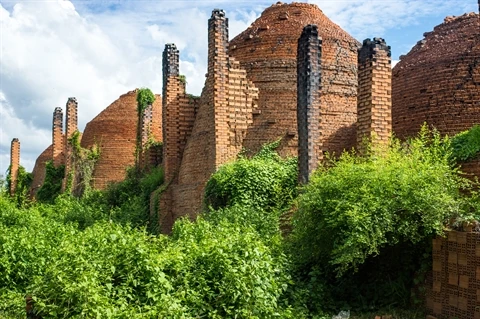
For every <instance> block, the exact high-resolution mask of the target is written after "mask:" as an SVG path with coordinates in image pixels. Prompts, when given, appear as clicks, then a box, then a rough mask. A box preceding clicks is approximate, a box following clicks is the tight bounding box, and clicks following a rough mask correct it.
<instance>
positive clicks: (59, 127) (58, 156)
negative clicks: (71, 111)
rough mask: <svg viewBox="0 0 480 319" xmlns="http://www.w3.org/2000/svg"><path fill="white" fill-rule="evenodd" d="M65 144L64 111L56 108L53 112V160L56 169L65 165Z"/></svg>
mask: <svg viewBox="0 0 480 319" xmlns="http://www.w3.org/2000/svg"><path fill="white" fill-rule="evenodd" d="M63 143H64V141H63V111H62V108H61V107H56V108H55V111H54V112H53V125H52V146H53V147H52V150H53V152H52V160H53V165H55V167H58V166H59V165H62V164H63V163H64V153H63V151H64V144H63Z"/></svg>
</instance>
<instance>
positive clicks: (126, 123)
mask: <svg viewBox="0 0 480 319" xmlns="http://www.w3.org/2000/svg"><path fill="white" fill-rule="evenodd" d="M136 99H137V93H136V90H135V91H131V92H128V93H126V94H124V95H122V96H120V97H119V98H118V99H117V100H116V101H115V102H113V103H112V104H111V105H110V106H108V107H107V108H106V109H105V110H103V111H102V112H101V113H100V114H99V115H97V116H96V117H95V118H94V119H93V120H92V121H90V122H89V123H88V124H87V126H86V127H85V131H84V133H83V136H82V141H81V146H82V147H84V148H91V147H92V146H93V145H95V144H98V146H99V147H100V158H99V160H98V161H97V163H96V165H95V170H94V172H93V178H92V179H93V185H92V186H93V187H94V188H96V189H104V188H105V187H106V186H107V184H108V183H111V182H118V181H121V180H123V179H124V178H125V171H126V169H127V168H128V167H129V166H133V165H134V164H135V145H136V138H137V121H138V114H137V101H136ZM160 121H161V97H160V96H159V95H156V100H155V102H154V103H153V116H152V134H153V136H154V137H155V139H157V140H161V136H162V134H161V124H160Z"/></svg>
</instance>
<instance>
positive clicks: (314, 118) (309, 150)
mask: <svg viewBox="0 0 480 319" xmlns="http://www.w3.org/2000/svg"><path fill="white" fill-rule="evenodd" d="M297 52H298V55H297V122H298V167H299V174H298V178H299V182H300V183H303V184H306V183H308V180H309V177H310V175H311V174H312V172H313V171H314V170H315V169H316V168H317V166H318V163H319V162H320V161H321V160H322V158H323V153H322V141H321V132H322V129H321V127H320V125H321V122H320V107H321V105H320V88H321V83H320V82H321V57H322V40H321V39H320V38H319V36H318V27H317V26H316V25H310V24H309V25H307V26H306V27H305V28H304V29H303V32H302V35H301V36H300V39H299V40H298V51H297Z"/></svg>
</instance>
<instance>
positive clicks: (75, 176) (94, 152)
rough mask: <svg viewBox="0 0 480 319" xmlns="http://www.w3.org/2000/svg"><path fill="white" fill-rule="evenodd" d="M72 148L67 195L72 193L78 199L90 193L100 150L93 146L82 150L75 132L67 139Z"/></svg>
mask: <svg viewBox="0 0 480 319" xmlns="http://www.w3.org/2000/svg"><path fill="white" fill-rule="evenodd" d="M68 143H69V145H70V146H71V147H72V154H71V156H72V158H71V159H70V160H71V161H72V170H71V171H70V172H69V174H70V176H69V182H68V187H69V188H71V189H69V190H68V191H67V193H69V192H72V194H73V195H74V196H77V197H80V196H82V195H83V194H86V193H89V192H91V190H92V189H91V180H92V175H93V170H94V169H95V164H96V163H97V161H98V159H99V158H100V148H99V147H98V146H97V145H96V144H95V145H93V147H92V148H91V149H86V148H83V147H82V146H81V145H80V132H79V131H78V130H77V131H75V132H74V133H73V134H72V136H71V137H70V138H69V139H68Z"/></svg>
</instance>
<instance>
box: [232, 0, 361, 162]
mask: <svg viewBox="0 0 480 319" xmlns="http://www.w3.org/2000/svg"><path fill="white" fill-rule="evenodd" d="M308 24H316V25H317V26H318V32H319V36H320V37H321V38H322V40H323V44H322V89H321V91H322V94H321V105H322V110H323V112H322V119H323V122H322V123H324V124H325V125H324V126H323V129H322V138H323V142H322V143H323V147H324V151H330V152H336V153H340V152H341V151H343V149H345V148H351V147H353V146H354V145H355V140H356V136H355V127H354V125H355V122H356V103H357V102H356V96H357V49H358V46H359V42H358V41H357V40H355V39H354V38H352V37H351V36H350V35H349V34H348V33H347V32H345V31H343V30H342V29H341V28H340V27H339V26H338V25H336V24H334V23H333V22H332V21H331V20H330V19H328V18H327V17H326V16H325V15H324V14H323V12H322V11H321V10H320V9H319V8H318V7H317V6H316V5H312V4H307V3H295V2H294V3H290V4H284V3H281V2H277V4H274V5H272V6H271V7H269V8H267V9H266V10H265V11H264V12H263V13H262V15H261V16H260V18H258V19H257V20H256V21H255V22H254V23H253V24H252V25H251V26H250V27H248V28H247V29H246V30H245V31H244V32H242V33H240V34H239V35H238V36H236V37H235V38H234V39H233V40H232V41H231V42H230V44H229V54H230V55H231V56H232V57H234V58H235V59H236V60H237V61H239V62H240V65H241V67H242V68H244V69H245V70H246V71H247V75H248V78H249V79H251V80H252V82H253V83H254V84H255V86H256V87H257V88H258V89H259V101H258V110H256V112H255V115H254V117H253V124H252V126H251V127H250V128H249V129H248V132H247V135H246V137H245V141H244V147H245V148H246V149H248V150H251V151H252V152H255V151H258V150H259V148H260V147H261V146H262V145H263V144H265V143H267V142H271V141H274V140H277V139H279V138H283V139H282V143H281V146H280V153H281V154H282V155H295V156H296V155H297V148H298V145H297V144H298V139H297V45H298V39H299V38H300V35H301V33H302V30H303V28H304V27H305V26H306V25H308ZM322 125H323V124H322Z"/></svg>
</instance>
